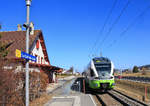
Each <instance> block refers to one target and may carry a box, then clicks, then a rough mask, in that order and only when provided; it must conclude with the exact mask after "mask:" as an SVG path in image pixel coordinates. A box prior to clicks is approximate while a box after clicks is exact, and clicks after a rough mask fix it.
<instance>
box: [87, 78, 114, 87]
mask: <svg viewBox="0 0 150 106" xmlns="http://www.w3.org/2000/svg"><path fill="white" fill-rule="evenodd" d="M101 83H109V87H108V88H109V89H111V88H114V84H115V81H114V80H89V87H90V88H93V89H99V88H100V87H101V86H100V84H101Z"/></svg>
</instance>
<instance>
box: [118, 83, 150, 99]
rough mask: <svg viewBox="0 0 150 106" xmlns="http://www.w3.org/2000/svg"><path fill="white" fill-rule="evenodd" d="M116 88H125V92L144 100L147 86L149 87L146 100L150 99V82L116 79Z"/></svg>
mask: <svg viewBox="0 0 150 106" xmlns="http://www.w3.org/2000/svg"><path fill="white" fill-rule="evenodd" d="M115 82H116V89H120V90H123V91H124V92H126V93H128V94H130V95H132V96H133V97H137V98H138V99H139V100H143V97H145V87H146V89H147V91H146V92H147V95H146V101H150V84H145V83H139V82H132V81H125V80H115Z"/></svg>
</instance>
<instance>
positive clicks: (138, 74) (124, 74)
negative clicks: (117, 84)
mask: <svg viewBox="0 0 150 106" xmlns="http://www.w3.org/2000/svg"><path fill="white" fill-rule="evenodd" d="M118 75H120V74H117V73H115V76H118ZM122 76H134V77H135V76H136V77H150V72H146V73H145V74H143V73H142V72H138V73H125V72H124V73H122Z"/></svg>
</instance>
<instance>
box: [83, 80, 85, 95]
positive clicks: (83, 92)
mask: <svg viewBox="0 0 150 106" xmlns="http://www.w3.org/2000/svg"><path fill="white" fill-rule="evenodd" d="M83 93H85V80H84V79H83Z"/></svg>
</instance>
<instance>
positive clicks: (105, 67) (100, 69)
mask: <svg viewBox="0 0 150 106" xmlns="http://www.w3.org/2000/svg"><path fill="white" fill-rule="evenodd" d="M95 67H96V70H97V73H98V75H99V76H109V75H110V72H111V64H95Z"/></svg>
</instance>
